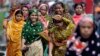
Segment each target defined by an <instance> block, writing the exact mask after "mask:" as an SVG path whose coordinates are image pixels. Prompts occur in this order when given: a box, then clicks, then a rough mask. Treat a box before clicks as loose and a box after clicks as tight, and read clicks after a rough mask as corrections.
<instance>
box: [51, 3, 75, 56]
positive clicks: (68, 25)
mask: <svg viewBox="0 0 100 56" xmlns="http://www.w3.org/2000/svg"><path fill="white" fill-rule="evenodd" d="M53 6H54V7H53V12H52V13H54V14H53V15H52V22H51V23H50V25H49V38H50V40H49V56H64V55H65V51H66V43H65V42H66V40H67V37H69V36H70V35H71V34H72V33H73V29H74V24H73V23H72V22H71V21H70V20H68V19H67V18H65V17H64V14H65V13H64V12H65V7H64V4H63V3H62V2H57V3H55V4H54V5H53Z"/></svg>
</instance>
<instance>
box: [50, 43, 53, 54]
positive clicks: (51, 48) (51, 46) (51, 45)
mask: <svg viewBox="0 0 100 56" xmlns="http://www.w3.org/2000/svg"><path fill="white" fill-rule="evenodd" d="M52 50H53V43H52V42H49V56H53V55H52Z"/></svg>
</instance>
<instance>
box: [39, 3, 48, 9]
mask: <svg viewBox="0 0 100 56" xmlns="http://www.w3.org/2000/svg"><path fill="white" fill-rule="evenodd" d="M43 6H45V7H47V8H48V5H47V4H41V5H40V6H39V8H38V9H39V10H41V7H43Z"/></svg>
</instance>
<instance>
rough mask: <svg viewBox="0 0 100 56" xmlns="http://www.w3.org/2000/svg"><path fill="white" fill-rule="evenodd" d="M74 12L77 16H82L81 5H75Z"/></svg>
mask: <svg viewBox="0 0 100 56" xmlns="http://www.w3.org/2000/svg"><path fill="white" fill-rule="evenodd" d="M75 12H76V14H78V15H80V14H82V12H83V8H82V6H81V5H77V6H76V8H75Z"/></svg>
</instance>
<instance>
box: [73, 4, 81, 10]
mask: <svg viewBox="0 0 100 56" xmlns="http://www.w3.org/2000/svg"><path fill="white" fill-rule="evenodd" d="M78 5H80V6H81V7H82V8H83V5H82V4H81V3H76V4H74V6H73V8H74V9H76V7H77V6H78Z"/></svg>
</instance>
